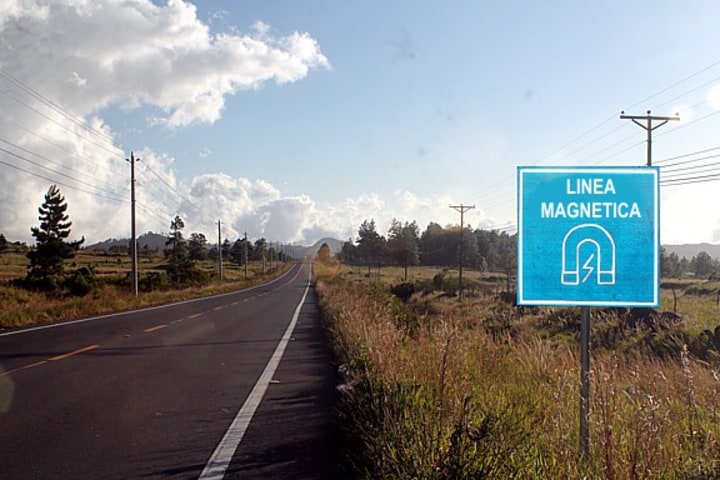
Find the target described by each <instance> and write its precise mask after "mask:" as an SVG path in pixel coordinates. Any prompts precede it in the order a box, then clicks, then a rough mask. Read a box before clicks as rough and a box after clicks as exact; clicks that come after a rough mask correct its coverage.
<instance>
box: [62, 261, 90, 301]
mask: <svg viewBox="0 0 720 480" xmlns="http://www.w3.org/2000/svg"><path fill="white" fill-rule="evenodd" d="M63 286H64V287H65V288H66V289H67V291H68V293H69V294H70V295H72V296H73V297H84V296H85V295H87V294H88V293H90V292H92V291H93V290H94V288H95V273H94V272H93V270H92V268H88V267H81V268H78V269H77V270H75V271H74V272H73V273H72V275H70V276H69V277H68V278H66V279H65V282H63Z"/></svg>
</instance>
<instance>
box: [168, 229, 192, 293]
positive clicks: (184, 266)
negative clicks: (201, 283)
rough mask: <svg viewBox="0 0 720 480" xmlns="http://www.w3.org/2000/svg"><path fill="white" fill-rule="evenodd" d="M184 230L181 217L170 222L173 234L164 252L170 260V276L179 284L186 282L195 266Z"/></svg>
mask: <svg viewBox="0 0 720 480" xmlns="http://www.w3.org/2000/svg"><path fill="white" fill-rule="evenodd" d="M183 228H185V222H183V219H182V218H180V217H179V216H176V217H175V218H174V219H173V220H172V221H171V222H170V230H171V233H170V236H169V237H168V239H167V241H166V242H165V246H166V247H167V248H165V252H164V253H165V258H167V260H168V267H167V272H168V275H170V279H171V280H172V281H174V282H178V283H181V282H183V281H184V280H186V276H187V273H188V270H189V269H190V268H192V266H193V262H192V260H191V259H190V251H189V250H188V246H187V242H186V241H185V239H184V238H183V235H182V229H183Z"/></svg>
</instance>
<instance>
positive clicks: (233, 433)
mask: <svg viewBox="0 0 720 480" xmlns="http://www.w3.org/2000/svg"><path fill="white" fill-rule="evenodd" d="M309 289H310V277H308V283H307V285H306V286H305V292H304V293H303V296H302V298H301V299H300V303H298V306H297V307H296V308H295V313H294V314H293V317H292V320H290V325H288V327H287V329H285V333H284V334H283V336H282V338H281V339H280V342H279V343H278V345H277V347H275V352H273V354H272V357H270V360H268V363H267V365H265V370H263V373H262V375H260V379H259V380H258V381H257V383H256V384H255V386H254V387H253V389H252V392H250V395H249V396H248V398H247V400H245V403H244V404H243V406H242V408H240V411H239V412H238V414H237V416H236V417H235V419H234V420H233V422H232V423H231V424H230V427H229V428H228V430H227V432H225V436H224V437H223V439H222V440H220V443H219V444H218V446H217V447H216V448H215V452H213V454H212V456H211V457H210V460H208V463H207V465H205V469H204V470H203V471H202V473H201V474H200V477H198V479H199V480H206V479H214V480H219V479H222V478H224V477H225V472H226V471H227V469H228V467H229V466H230V461H231V460H232V457H233V455H234V454H235V451H236V450H237V447H238V445H240V442H241V441H242V439H243V436H245V431H246V430H247V428H248V426H249V425H250V422H251V421H252V418H253V416H254V415H255V411H256V410H257V408H258V406H260V402H261V401H262V399H263V397H264V396H265V391H266V390H267V388H268V385H269V384H270V383H272V378H273V375H274V374H275V370H277V367H278V365H279V364H280V360H281V359H282V356H283V354H284V353H285V348H286V347H287V344H288V342H289V341H290V337H291V335H292V333H293V330H294V329H295V324H296V323H297V319H298V317H299V316H300V309H301V308H302V306H303V303H305V297H306V296H307V293H308V290H309Z"/></svg>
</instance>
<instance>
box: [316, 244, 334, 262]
mask: <svg viewBox="0 0 720 480" xmlns="http://www.w3.org/2000/svg"><path fill="white" fill-rule="evenodd" d="M317 259H318V261H319V262H322V263H328V262H329V261H330V260H331V259H332V252H331V251H330V246H329V245H328V244H327V243H323V244H322V245H320V248H319V249H318V252H317Z"/></svg>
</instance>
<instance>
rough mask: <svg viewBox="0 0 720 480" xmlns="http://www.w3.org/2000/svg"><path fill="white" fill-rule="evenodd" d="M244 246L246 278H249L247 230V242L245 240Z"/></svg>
mask: <svg viewBox="0 0 720 480" xmlns="http://www.w3.org/2000/svg"><path fill="white" fill-rule="evenodd" d="M244 246H245V278H247V274H248V264H247V263H248V252H247V251H248V248H247V232H245V242H244Z"/></svg>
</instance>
